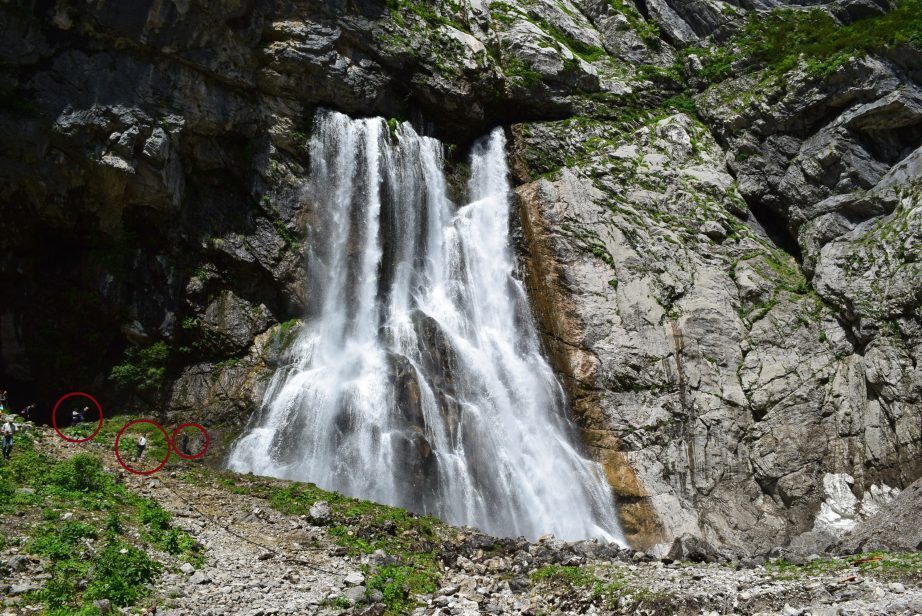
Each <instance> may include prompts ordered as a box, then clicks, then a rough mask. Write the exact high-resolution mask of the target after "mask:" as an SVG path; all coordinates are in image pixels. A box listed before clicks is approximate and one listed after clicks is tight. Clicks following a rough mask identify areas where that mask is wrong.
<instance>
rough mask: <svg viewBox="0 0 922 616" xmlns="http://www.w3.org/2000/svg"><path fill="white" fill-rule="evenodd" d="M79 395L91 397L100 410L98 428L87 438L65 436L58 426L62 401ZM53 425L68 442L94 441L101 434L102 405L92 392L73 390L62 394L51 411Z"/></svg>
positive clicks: (91, 400)
mask: <svg viewBox="0 0 922 616" xmlns="http://www.w3.org/2000/svg"><path fill="white" fill-rule="evenodd" d="M78 396H79V397H82V398H87V399H89V400H90V402H92V403H93V404H94V405H96V410H97V411H99V423H98V424H96V430H94V431H93V433H92V434H91V435H89V436H88V437H86V438H70V437H68V436H64V433H63V432H61V429H60V428H58V418H57V415H58V408H60V406H61V403H62V402H64V401H65V400H67V399H68V398H74V397H78ZM51 425H52V426H53V427H54V431H55V432H57V433H58V436H60V437H61V438H62V439H64V440H65V441H67V442H68V443H86V442H87V441H92V440H93V439H94V438H96V435H97V434H99V431H100V430H102V406H100V404H99V402H98V401H97V400H96V398H94V397H93V396H91V395H90V394H85V393H83V392H82V391H72V392H70V393H69V394H64V395H63V396H61V398H60V399H59V400H58V401H57V402H56V403H55V405H54V410H52V411H51Z"/></svg>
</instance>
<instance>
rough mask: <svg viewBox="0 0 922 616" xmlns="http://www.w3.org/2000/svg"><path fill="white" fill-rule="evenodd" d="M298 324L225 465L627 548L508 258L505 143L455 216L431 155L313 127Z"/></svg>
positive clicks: (417, 139) (342, 128)
mask: <svg viewBox="0 0 922 616" xmlns="http://www.w3.org/2000/svg"><path fill="white" fill-rule="evenodd" d="M310 160H311V166H310V179H309V184H308V186H307V188H306V190H307V191H308V197H309V200H310V201H311V203H312V205H313V207H312V212H311V216H312V218H311V221H310V222H309V224H308V230H307V247H308V248H307V268H308V271H307V273H308V298H307V299H308V304H309V311H308V315H307V319H306V322H305V327H304V329H303V332H302V334H301V336H300V338H299V339H298V340H297V342H296V343H295V344H294V345H293V348H292V350H291V357H290V360H289V361H288V362H287V365H286V366H285V367H283V368H280V369H279V370H278V372H277V373H276V374H275V376H274V377H273V380H272V382H271V383H270V385H269V388H268V390H267V392H266V395H265V399H264V402H263V407H262V409H261V411H260V412H259V413H258V414H257V415H256V416H255V417H254V418H253V420H252V422H251V425H250V426H249V427H248V429H247V431H246V433H245V434H244V436H243V437H241V438H240V439H239V440H238V441H237V442H236V443H235V445H234V447H233V449H232V452H231V455H230V459H229V465H230V467H231V468H232V469H234V470H236V471H239V472H253V473H256V474H259V475H269V476H273V477H281V478H287V479H297V480H302V481H311V482H314V483H316V484H317V485H319V486H320V487H323V488H326V489H329V490H336V491H339V492H342V493H345V494H348V495H351V496H357V497H361V498H365V499H371V500H375V501H378V502H382V503H387V504H391V505H396V506H399V507H404V508H407V509H410V510H413V511H417V512H421V513H427V514H433V515H436V516H438V517H440V518H442V519H444V520H446V521H448V522H451V523H454V524H469V525H472V526H477V527H479V528H481V529H483V530H485V531H487V532H490V533H493V534H496V535H503V536H520V535H521V536H525V537H529V538H531V539H534V538H536V537H538V536H540V535H541V534H543V533H547V532H550V533H553V534H554V535H556V536H557V537H560V538H564V539H571V540H572V539H584V538H593V537H597V538H601V539H605V540H609V541H617V542H620V543H623V536H622V534H621V531H620V529H619V527H618V521H617V517H616V514H615V509H614V504H613V502H612V494H611V490H610V488H609V486H608V484H607V483H606V481H605V477H604V474H603V471H602V469H601V467H600V465H598V464H597V463H594V462H592V461H590V460H589V459H587V458H586V457H585V456H584V455H583V454H582V453H581V452H580V447H579V438H578V435H577V434H576V431H575V429H574V427H573V426H572V424H571V423H570V422H569V420H568V419H567V416H566V408H567V406H566V398H565V395H564V393H563V390H562V388H561V386H560V384H559V382H558V381H557V379H556V377H555V375H554V373H553V371H552V370H551V367H550V365H549V364H548V362H547V360H546V359H545V357H544V356H543V354H542V349H541V345H540V342H539V338H538V335H537V332H536V329H535V324H534V321H533V319H532V316H531V313H530V310H529V306H528V301H527V298H526V295H525V291H524V288H523V286H522V284H521V282H520V281H518V280H516V278H515V277H514V263H515V260H514V257H513V254H512V251H511V249H510V246H509V207H510V202H511V191H510V186H509V183H508V179H507V175H508V169H507V167H506V158H505V138H504V136H503V132H502V131H501V130H500V129H496V130H494V131H493V132H492V133H491V134H490V135H489V136H488V137H485V138H483V139H481V140H480V141H478V142H477V143H476V144H475V145H474V147H473V151H472V153H471V158H470V180H469V181H468V184H467V191H466V192H467V198H466V203H465V204H464V205H461V206H457V205H456V204H454V203H452V201H451V200H450V199H449V196H448V194H449V190H448V186H447V181H446V178H445V175H444V170H443V153H442V146H441V144H440V143H439V142H438V141H436V140H434V139H431V138H428V137H422V136H420V135H418V134H416V132H414V130H413V128H412V127H411V126H410V125H409V124H406V123H404V124H400V125H399V126H396V127H395V128H394V127H389V126H388V124H387V123H386V122H385V121H384V120H383V119H380V118H375V119H363V120H353V119H351V118H349V117H347V116H345V115H342V114H339V113H333V112H328V111H321V112H318V114H317V117H316V120H315V128H314V132H313V135H312V138H311V141H310Z"/></svg>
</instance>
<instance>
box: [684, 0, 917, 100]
mask: <svg viewBox="0 0 922 616" xmlns="http://www.w3.org/2000/svg"><path fill="white" fill-rule="evenodd" d="M898 45H911V46H915V47H922V0H900V1H899V4H898V5H897V7H896V8H895V9H894V10H892V11H890V12H889V13H887V14H885V15H880V16H874V17H868V18H866V19H861V20H858V21H856V22H854V23H851V24H848V25H844V26H843V25H841V24H840V23H839V22H838V21H836V19H835V18H833V17H832V16H831V15H830V14H829V13H828V12H826V11H824V10H821V9H810V10H797V9H776V10H774V11H771V12H770V13H764V14H758V13H752V14H751V16H750V17H749V19H748V20H747V21H746V23H745V25H744V26H743V27H742V28H741V29H740V30H739V32H738V33H737V34H735V35H734V36H733V37H732V38H731V39H730V41H728V42H727V43H724V44H722V45H720V46H719V47H712V48H709V49H702V48H689V49H686V50H685V52H686V54H690V53H695V54H697V55H699V56H700V57H701V58H702V60H703V62H704V64H705V67H704V71H703V73H702V76H703V77H705V78H706V79H707V80H709V81H711V82H717V81H721V80H723V79H725V78H726V77H728V76H729V75H730V73H731V67H732V65H733V64H734V62H736V61H739V60H743V61H745V63H747V64H749V65H755V67H756V68H759V69H765V70H766V71H767V73H768V75H769V76H780V75H783V74H784V73H787V72H788V71H790V70H792V69H793V68H795V67H796V66H797V64H798V62H800V59H801V57H803V61H804V63H805V65H806V69H807V70H808V71H809V72H810V73H813V74H816V75H828V74H830V73H832V72H834V71H835V70H836V69H838V68H839V67H840V66H842V65H843V64H844V63H845V62H846V61H848V60H849V59H851V58H855V57H861V56H864V55H866V54H869V53H874V52H878V51H881V50H883V49H887V48H892V47H895V46H898Z"/></svg>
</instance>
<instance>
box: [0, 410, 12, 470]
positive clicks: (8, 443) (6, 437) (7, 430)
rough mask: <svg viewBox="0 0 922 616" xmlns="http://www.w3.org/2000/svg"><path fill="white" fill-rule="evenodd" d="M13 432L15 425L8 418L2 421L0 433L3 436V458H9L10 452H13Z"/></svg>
mask: <svg viewBox="0 0 922 616" xmlns="http://www.w3.org/2000/svg"><path fill="white" fill-rule="evenodd" d="M15 432H16V426H14V425H13V422H12V421H10V420H9V419H7V420H5V421H4V422H3V426H0V434H2V436H3V458H4V459H5V460H9V459H10V454H11V453H13V433H15Z"/></svg>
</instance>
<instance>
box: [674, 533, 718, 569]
mask: <svg viewBox="0 0 922 616" xmlns="http://www.w3.org/2000/svg"><path fill="white" fill-rule="evenodd" d="M666 557H667V558H669V559H670V560H688V561H691V562H694V563H702V562H708V563H710V562H715V561H716V560H717V557H718V554H717V550H715V549H714V547H713V546H712V545H711V544H710V543H708V542H707V541H705V540H704V539H702V538H700V537H695V536H694V535H689V534H685V535H682V536H681V537H676V539H675V541H673V542H672V547H671V548H670V549H669V553H668V554H667V555H666Z"/></svg>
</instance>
